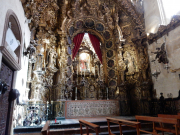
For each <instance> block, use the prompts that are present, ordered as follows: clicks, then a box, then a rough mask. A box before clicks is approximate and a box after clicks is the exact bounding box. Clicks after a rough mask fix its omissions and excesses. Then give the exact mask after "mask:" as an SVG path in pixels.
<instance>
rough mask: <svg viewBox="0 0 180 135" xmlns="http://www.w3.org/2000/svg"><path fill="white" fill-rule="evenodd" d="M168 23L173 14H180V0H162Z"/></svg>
mask: <svg viewBox="0 0 180 135" xmlns="http://www.w3.org/2000/svg"><path fill="white" fill-rule="evenodd" d="M162 4H163V8H164V12H165V16H166V19H167V23H169V22H170V20H171V18H172V16H173V15H177V14H180V0H162Z"/></svg>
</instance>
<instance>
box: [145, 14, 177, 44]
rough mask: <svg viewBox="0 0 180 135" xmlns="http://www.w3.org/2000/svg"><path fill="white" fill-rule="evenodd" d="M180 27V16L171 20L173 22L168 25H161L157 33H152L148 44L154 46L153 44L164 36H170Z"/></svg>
mask: <svg viewBox="0 0 180 135" xmlns="http://www.w3.org/2000/svg"><path fill="white" fill-rule="evenodd" d="M178 26H180V15H175V16H173V18H172V19H171V22H170V23H169V24H168V25H166V26H165V25H160V27H159V29H158V31H157V33H154V34H153V33H150V34H149V36H148V42H149V44H152V43H153V42H155V41H157V40H158V39H159V38H161V37H162V36H164V35H166V34H167V35H168V33H169V32H170V31H172V30H174V29H175V28H177V27H178Z"/></svg>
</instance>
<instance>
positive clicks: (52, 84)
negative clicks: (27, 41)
mask: <svg viewBox="0 0 180 135" xmlns="http://www.w3.org/2000/svg"><path fill="white" fill-rule="evenodd" d="M23 5H24V7H25V11H26V16H27V18H30V17H31V19H32V20H31V22H30V23H29V26H30V29H31V41H32V46H34V48H35V49H34V50H36V51H35V52H34V53H32V54H31V55H30V56H31V57H30V67H29V71H30V72H31V75H29V76H30V79H29V80H30V81H29V83H31V88H30V99H31V100H32V101H38V100H40V101H43V102H47V101H48V102H51V101H57V102H60V101H66V100H87V99H106V100H107V99H118V100H119V101H120V104H119V105H120V115H129V114H148V113H149V110H148V109H149V105H148V100H150V99H151V96H150V91H151V79H150V77H151V76H150V72H149V61H148V55H147V47H146V46H147V44H146V40H147V37H146V34H145V30H144V22H143V19H142V18H141V16H139V14H138V13H139V12H141V10H140V9H139V10H138V12H136V10H135V8H134V7H133V4H132V3H131V1H130V0H121V1H118V2H117V1H116V0H112V1H107V0H103V1H100V0H97V1H95V0H88V1H85V0H75V1H74V0H67V1H65V0H63V1H62V2H61V3H59V2H58V1H56V0H52V1H50V0H45V1H44V2H42V3H40V2H39V1H38V0H35V1H34V2H24V3H23ZM134 5H135V6H137V5H139V3H136V2H134ZM136 8H137V7H136ZM141 9H142V8H141ZM140 14H143V13H140ZM79 33H90V34H92V35H95V36H96V37H97V38H98V39H99V41H100V42H101V52H102V59H103V60H102V63H100V62H99V61H98V60H97V61H95V60H94V59H95V57H94V54H91V51H89V52H88V53H89V54H90V56H93V57H92V58H93V60H92V59H91V62H92V63H91V68H92V69H91V70H90V71H93V72H83V73H81V71H80V69H79V70H78V67H77V65H80V59H79V57H78V56H79V55H80V53H81V52H83V51H85V50H86V51H87V50H88V48H85V47H84V49H83V48H82V49H81V50H79V52H78V53H77V56H76V57H75V59H73V58H72V50H73V48H74V43H73V39H74V37H75V36H76V35H77V34H79ZM39 71H41V72H39ZM37 93H41V94H42V95H41V96H40V97H34V96H33V95H37ZM142 101H143V102H142Z"/></svg>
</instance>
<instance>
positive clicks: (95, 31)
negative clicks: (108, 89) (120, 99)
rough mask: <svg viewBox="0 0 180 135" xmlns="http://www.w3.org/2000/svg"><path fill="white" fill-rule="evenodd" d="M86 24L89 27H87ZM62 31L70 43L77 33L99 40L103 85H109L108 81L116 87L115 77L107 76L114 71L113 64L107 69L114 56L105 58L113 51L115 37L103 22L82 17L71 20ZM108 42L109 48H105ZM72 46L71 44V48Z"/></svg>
mask: <svg viewBox="0 0 180 135" xmlns="http://www.w3.org/2000/svg"><path fill="white" fill-rule="evenodd" d="M87 20H92V21H93V22H94V23H93V24H94V25H92V26H90V24H91V23H90V22H88V23H87ZM87 24H88V25H89V26H87ZM101 28H103V29H101ZM64 31H66V35H67V36H70V38H71V41H73V39H74V37H75V36H76V35H77V34H79V33H90V34H92V35H95V36H96V37H97V38H98V39H99V41H100V42H101V52H102V57H103V62H102V64H103V70H104V75H105V83H106V84H107V85H109V83H110V82H109V81H111V80H113V81H115V82H116V85H117V80H116V78H115V76H113V78H112V77H109V76H108V72H109V71H110V70H114V71H115V64H114V66H113V67H108V61H109V60H111V61H113V62H114V63H115V62H116V61H115V59H116V58H115V55H114V56H113V57H111V58H107V54H106V53H107V50H114V49H115V37H114V34H113V30H112V29H110V28H109V27H108V25H107V24H106V23H105V22H103V21H102V20H99V19H98V18H91V17H87V18H86V17H82V18H78V19H73V20H72V21H71V22H69V23H68V24H67V27H66V28H65V30H64ZM106 33H108V34H106ZM106 35H109V37H108V38H107V37H106ZM109 41H111V43H112V47H111V48H107V47H106V44H107V43H108V42H109ZM72 45H73V44H71V46H72ZM72 48H74V46H72ZM108 80H109V81H108ZM116 85H114V86H113V87H116Z"/></svg>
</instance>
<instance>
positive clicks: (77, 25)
mask: <svg viewBox="0 0 180 135" xmlns="http://www.w3.org/2000/svg"><path fill="white" fill-rule="evenodd" d="M75 26H76V28H77V29H80V28H83V26H84V22H83V21H82V20H79V21H77V22H76V25H75Z"/></svg>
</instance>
